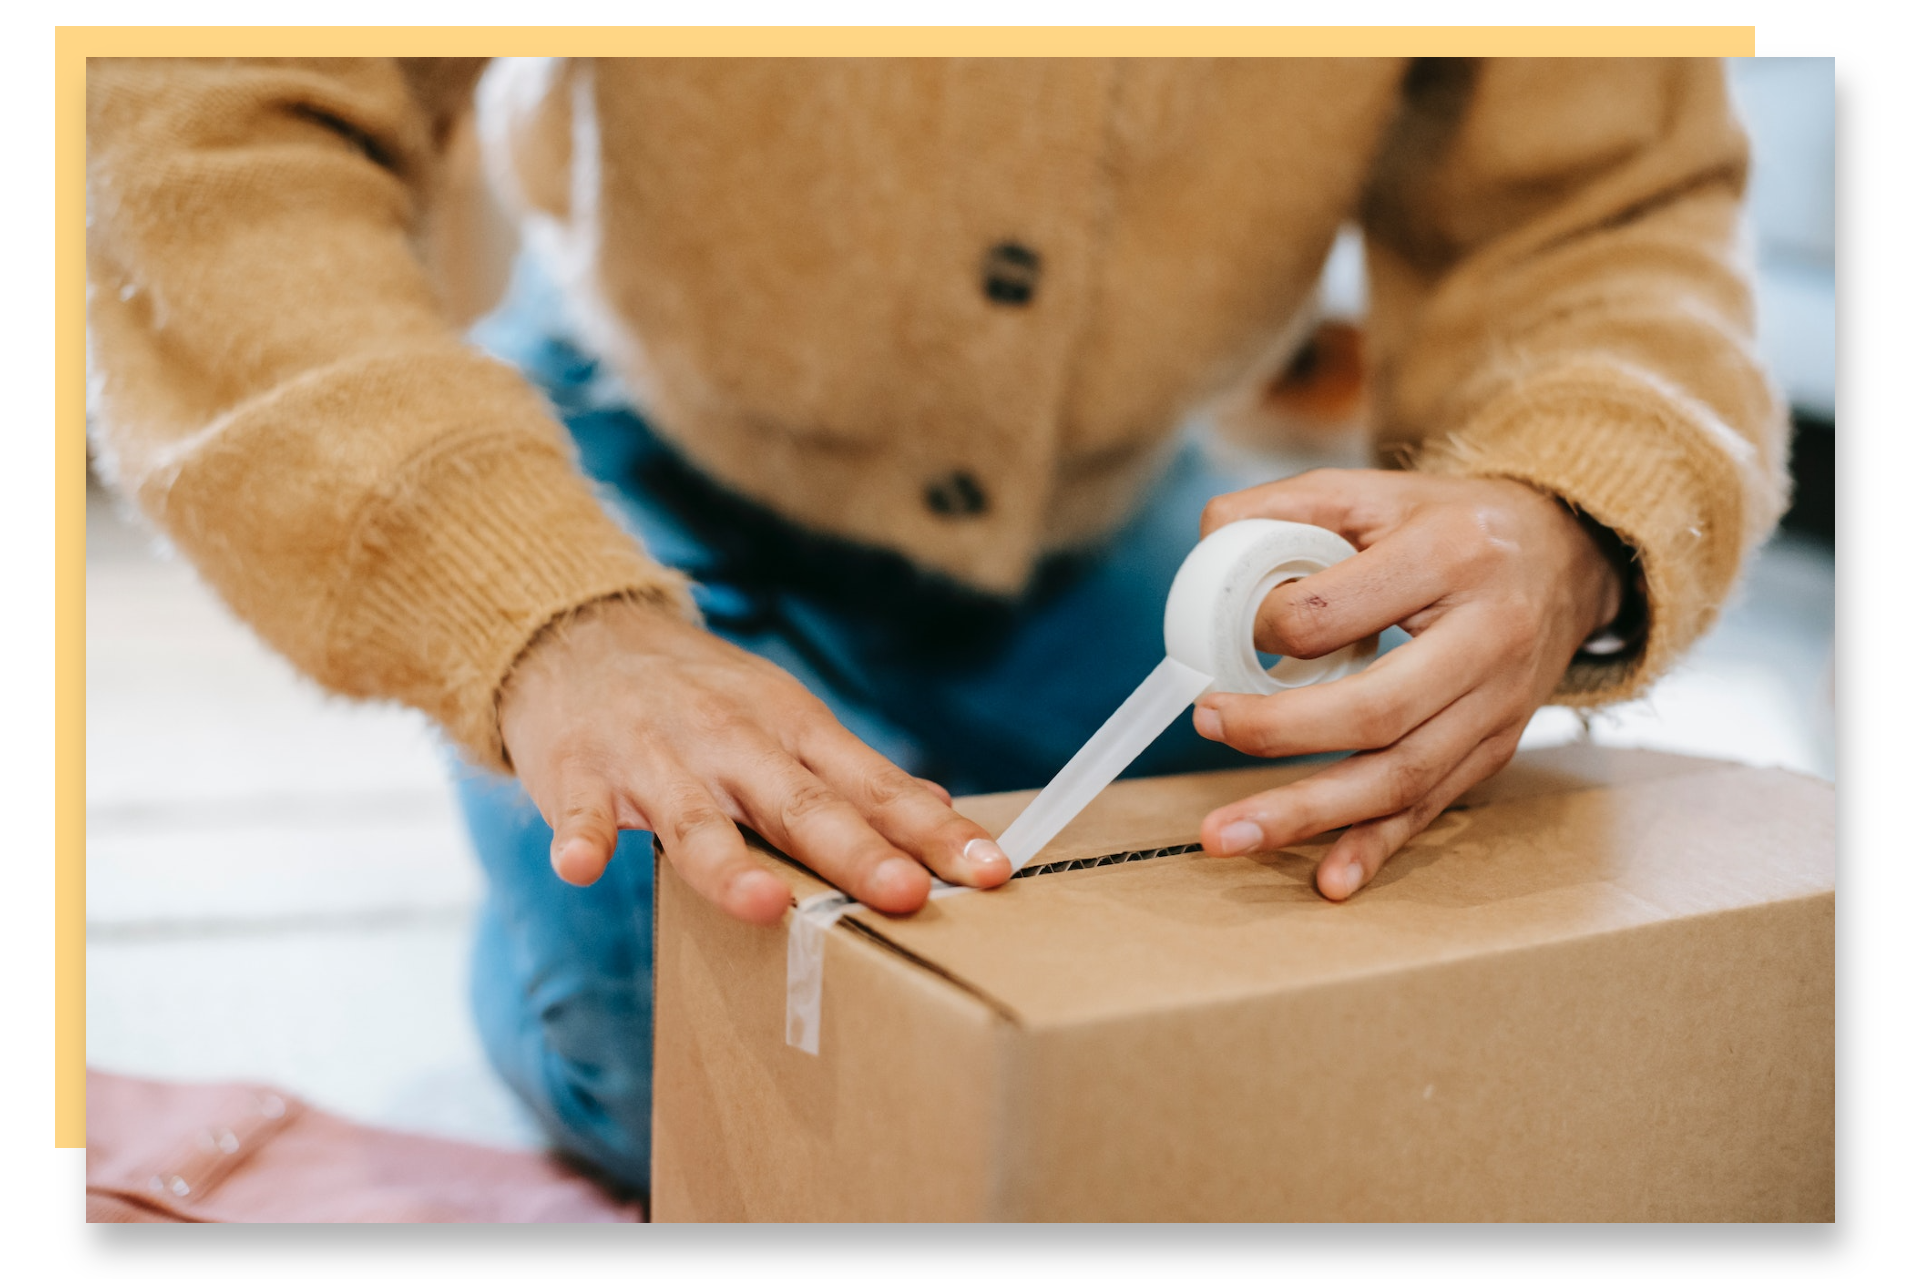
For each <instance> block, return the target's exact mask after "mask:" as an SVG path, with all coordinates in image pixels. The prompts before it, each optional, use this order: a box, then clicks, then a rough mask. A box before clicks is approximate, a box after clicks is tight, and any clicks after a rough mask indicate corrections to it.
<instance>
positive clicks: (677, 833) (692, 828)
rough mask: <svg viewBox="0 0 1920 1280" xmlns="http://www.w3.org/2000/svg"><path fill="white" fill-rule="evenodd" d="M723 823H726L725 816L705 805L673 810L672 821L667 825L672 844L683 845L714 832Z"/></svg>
mask: <svg viewBox="0 0 1920 1280" xmlns="http://www.w3.org/2000/svg"><path fill="white" fill-rule="evenodd" d="M724 822H726V818H725V816H724V815H722V814H721V812H720V811H719V810H718V809H715V808H713V807H712V806H710V805H707V806H696V807H694V808H690V809H677V810H675V811H674V815H673V821H672V822H671V823H670V824H668V825H669V828H670V834H671V835H672V836H673V839H674V842H675V843H676V844H685V843H686V842H687V841H688V840H691V839H693V838H694V837H695V836H699V835H702V834H704V833H706V832H709V831H712V830H715V829H716V828H718V827H719V826H720V825H721V824H722V823H724Z"/></svg>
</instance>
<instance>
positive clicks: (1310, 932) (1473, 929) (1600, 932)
mask: <svg viewBox="0 0 1920 1280" xmlns="http://www.w3.org/2000/svg"><path fill="white" fill-rule="evenodd" d="M1300 772H1303V770H1300V769H1298V768H1295V769H1286V768H1280V769H1270V770H1255V771H1240V772H1235V773H1222V774H1205V775H1196V776H1192V777H1185V778H1163V779H1155V780H1152V781H1142V782H1132V783H1122V784H1119V785H1116V786H1114V787H1111V788H1109V789H1108V791H1107V792H1106V793H1105V794H1104V795H1103V796H1102V797H1101V798H1100V800H1099V801H1098V802H1096V804H1095V805H1094V806H1093V807H1092V808H1091V809H1089V810H1088V811H1087V812H1086V813H1085V814H1083V815H1082V816H1081V818H1080V819H1079V820H1077V821H1076V822H1075V824H1074V825H1073V826H1072V827H1070V828H1069V829H1068V831H1067V832H1066V833H1065V834H1063V835H1062V836H1061V837H1060V839H1058V840H1056V841H1055V842H1054V844H1053V846H1052V847H1051V848H1050V849H1049V850H1048V851H1047V852H1046V853H1044V854H1042V855H1041V859H1040V860H1039V861H1043V862H1047V863H1058V862H1062V861H1065V860H1073V859H1080V858H1087V857H1091V856H1098V855H1103V854H1109V853H1113V852H1116V851H1131V850H1153V849H1159V848H1164V847H1168V846H1174V847H1178V846H1182V845H1185V844H1188V843H1189V842H1191V841H1193V840H1195V839H1196V838H1197V836H1196V833H1197V831H1198V829H1199V823H1200V820H1201V818H1202V817H1203V816H1204V815H1205V814H1206V813H1207V812H1208V810H1209V809H1211V808H1212V807H1214V806H1216V805H1217V804H1219V803H1222V802H1224V801H1226V800H1228V799H1231V798H1234V797H1237V796H1241V795H1245V794H1248V793H1250V792H1251V791H1253V790H1255V789H1258V788H1262V787H1266V786H1271V785H1273V783H1274V780H1275V779H1276V778H1280V777H1285V776H1289V775H1296V774H1298V773H1300ZM1025 798H1026V797H1025V795H1017V796H986V797H976V798H973V799H971V800H967V801H962V802H960V807H962V808H963V809H966V810H967V811H969V812H970V813H971V814H972V815H973V816H975V817H976V818H978V819H979V820H980V821H981V822H982V823H983V824H984V825H986V827H987V828H988V830H999V829H1000V828H1001V827H1003V826H1004V825H1005V824H1006V823H1007V822H1008V821H1009V820H1011V818H1012V816H1013V814H1014V813H1016V812H1017V811H1018V810H1019V808H1020V806H1021V804H1022V803H1023V802H1024V800H1025ZM1833 811H1834V804H1833V791H1832V788H1831V787H1830V786H1828V785H1827V784H1825V783H1822V782H1818V781H1815V780H1812V779H1809V778H1804V777H1800V776H1798V775H1795V774H1790V773H1785V772H1781V771H1777V770H1754V769H1748V768H1744V767H1741V766H1738V765H1732V764H1726V763H1722V762H1717V761H1711V760H1698V759H1690V758H1684V757H1677V756H1664V755H1655V754H1651V753H1644V752H1616V751H1604V750H1599V749H1596V748H1589V747H1568V748H1559V749H1555V750H1552V751H1541V752H1533V753H1528V754H1526V755H1523V756H1522V757H1520V759H1518V760H1516V761H1515V763H1514V764H1513V765H1511V766H1509V768H1508V769H1507V770H1506V771H1505V772H1504V773H1502V774H1501V775H1499V776H1498V777H1496V778H1494V779H1492V780H1491V781H1490V782H1488V783H1486V784H1484V785H1482V786H1481V787H1479V788H1477V789H1476V790H1475V791H1474V792H1471V793H1469V795H1468V796H1467V797H1466V798H1465V800H1463V802H1462V803H1461V804H1460V805H1459V806H1456V808H1455V809H1454V810H1453V811H1450V812H1448V813H1446V814H1444V815H1442V817H1441V819H1440V820H1439V821H1438V822H1437V823H1436V824H1435V825H1434V827H1433V828H1432V829H1431V830H1430V831H1428V832H1427V833H1426V834H1425V835H1423V836H1421V837H1420V838H1418V839H1417V840H1415V841H1414V842H1413V844H1412V845H1411V846H1409V847H1408V848H1407V849H1405V850H1403V851H1402V852H1401V854H1400V855H1399V856H1398V857H1396V858H1395V859H1394V860H1393V861H1392V862H1390V863H1389V864H1388V865H1387V867H1386V869H1385V870H1384V871H1383V872H1382V873H1381V874H1380V876H1379V877H1378V878H1377V879H1376V881H1375V882H1374V884H1373V885H1372V886H1371V887H1369V888H1368V889H1367V890H1366V891H1365V892H1363V893H1361V894H1360V895H1359V896H1358V897H1356V898H1355V899H1354V900H1353V901H1352V902H1350V903H1348V904H1345V905H1339V906H1336V905H1334V904H1331V903H1328V902H1326V901H1325V900H1323V899H1321V898H1320V897H1319V896H1318V895H1317V894H1316V893H1315V892H1314V890H1313V887H1312V881H1311V871H1312V867H1313V863H1314V860H1315V859H1316V858H1317V856H1318V854H1319V852H1320V850H1319V849H1315V848H1304V849H1303V850H1301V851H1299V852H1290V853H1285V854H1279V855H1273V856H1267V857H1261V858H1254V859H1219V860H1215V859H1209V858H1207V857H1205V856H1204V855H1201V854H1194V853H1185V854H1174V855H1167V856H1159V857H1152V858H1144V859H1140V860H1136V861H1130V862H1125V863H1119V864H1115V865H1107V866H1093V867H1085V868H1081V869H1073V870H1063V871H1059V872H1055V873H1050V874H1039V875H1032V876H1026V877H1023V878H1021V879H1018V880H1016V881H1014V882H1012V883H1011V884H1009V885H1007V886H1005V887H1003V888H1001V889H999V890H996V891H993V892H991V893H966V894H960V895H955V896H951V897H946V898H942V899H939V900H937V901H935V902H932V903H930V904H929V905H928V906H927V907H925V908H924V909H922V910H921V911H920V912H919V913H917V914H916V915H914V916H912V917H908V918H890V917H886V916H882V915H879V914H877V913H875V912H872V911H869V910H865V909H860V910H857V911H855V912H853V913H852V914H849V915H848V916H846V917H845V918H843V919H842V920H841V921H840V922H839V923H838V924H837V925H836V926H834V927H833V928H832V929H831V930H830V931H829V932H828V933H827V935H826V940H825V941H826V946H825V972H824V995H823V1005H822V1009H821V1030H820V1051H819V1053H818V1055H817V1056H815V1055H810V1054H807V1053H805V1052H802V1051H801V1050H799V1049H796V1048H792V1047H789V1046H788V1044H787V1043H786V1036H785V1030H784V1028H785V999H786V965H787V938H786V930H785V929H782V928H775V929H759V928H754V927H752V926H749V925H744V924H739V923H737V922H734V921H732V920H729V919H727V918H725V917H724V916H722V915H721V914H720V913H719V912H718V911H716V910H715V909H713V908H712V907H710V906H708V905H707V904H706V903H705V902H703V901H702V900H700V899H699V898H697V897H696V896H695V895H694V894H693V893H692V891H690V890H689V889H688V888H687V887H686V885H685V884H684V883H683V882H682V881H681V880H680V879H679V878H678V877H677V876H675V875H674V873H673V872H672V870H671V869H670V868H669V867H668V866H666V865H665V864H664V863H663V864H662V866H661V867H660V876H659V883H658V917H657V919H658V925H657V927H658V929H659V937H658V971H657V983H658V987H657V1001H658V1003H657V1014H656V1016H657V1019H658V1021H657V1031H656V1040H657V1049H656V1055H657V1066H656V1085H655V1104H654V1113H655V1115H654V1187H653V1195H654V1199H653V1212H654V1215H655V1217H656V1218H657V1219H658V1220H660V1221H674V1220H687V1219H952V1218H959V1219H970V1218H988V1219H995V1218H1000V1219H1006V1218H1011V1219H1154V1220H1159V1219H1636V1220H1637V1219H1821V1220H1824V1219H1830V1218H1831V1217H1832V1216H1833V1207H1834V1200H1833V1177H1834V1168H1833V1153H1834V1149H1833V1116H1834V1092H1833V992H1834V988H1833V859H1834V845H1833V817H1834V814H1833ZM768 862H769V865H771V866H773V867H774V868H775V869H776V870H778V871H779V872H780V873H781V874H782V875H784V876H786V877H787V878H788V879H789V880H790V881H791V882H792V884H793V886H794V891H795V894H796V897H797V898H801V899H804V898H806V897H808V896H810V895H812V894H815V893H818V892H820V891H821V890H823V889H824V888H825V887H826V886H824V885H823V884H822V883H821V882H820V881H819V880H817V879H815V878H814V877H812V876H811V875H809V874H808V873H806V872H805V871H803V870H800V869H798V868H796V867H794V866H793V865H791V864H789V863H786V862H784V861H780V860H778V859H777V858H775V857H773V856H771V855H769V856H768Z"/></svg>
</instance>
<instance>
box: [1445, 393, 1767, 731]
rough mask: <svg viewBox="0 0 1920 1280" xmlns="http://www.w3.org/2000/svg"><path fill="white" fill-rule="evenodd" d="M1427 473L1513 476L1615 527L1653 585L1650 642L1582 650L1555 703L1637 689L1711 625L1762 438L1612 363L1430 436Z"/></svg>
mask: <svg viewBox="0 0 1920 1280" xmlns="http://www.w3.org/2000/svg"><path fill="white" fill-rule="evenodd" d="M1415 466H1416V467H1417V468H1418V469H1419V470H1422V471H1431V472H1437V473H1442V474H1452V475H1475V476H1489V477H1494V476H1498V477H1504V478H1507V479H1513V480H1519V481H1521V482H1523V483H1525V484H1528V485H1531V486H1533V487H1534V488H1537V489H1541V490H1544V491H1546V492H1548V493H1551V494H1553V495H1555V496H1557V497H1559V498H1562V499H1564V500H1565V501H1567V502H1569V503H1571V504H1572V505H1573V506H1575V507H1577V508H1579V509H1580V510H1582V511H1584V512H1586V513H1587V514H1588V515H1590V516H1592V517H1593V518H1594V519H1595V520H1597V521H1599V522H1600V523H1601V524H1603V525H1605V526H1606V527H1608V528H1609V529H1611V530H1613V531H1614V532H1615V533H1616V534H1618V535H1619V536H1620V538H1621V539H1622V540H1623V541H1624V542H1625V543H1626V544H1627V545H1628V546H1629V547H1630V548H1632V550H1633V552H1634V560H1635V563H1636V565H1637V566H1638V568H1639V570H1640V575H1641V581H1642V585H1643V588H1644V590H1645V592H1646V607H1647V623H1648V626H1647V633H1646V637H1645V640H1644V642H1643V643H1642V644H1640V645H1639V646H1638V647H1636V648H1635V649H1633V650H1630V651H1628V652H1625V653H1623V654H1621V655H1620V656H1619V657H1618V658H1611V659H1591V658H1580V659H1576V660H1575V661H1574V662H1573V663H1572V665H1570V666H1569V667H1568V669H1567V673H1566V675H1565V677H1563V679H1562V680H1561V682H1560V685H1559V687H1558V688H1557V689H1556V690H1555V693H1554V699H1553V700H1554V701H1555V702H1558V703H1562V704H1564V705H1568V706H1599V705H1602V704H1605V703H1610V702H1619V701H1623V700H1626V699H1629V698H1633V697H1636V696H1638V695H1639V694H1640V693H1642V692H1644V691H1645V689H1646V688H1647V687H1648V686H1649V685H1650V684H1652V682H1653V681H1654V680H1655V679H1657V678H1658V677H1659V676H1660V675H1661V674H1662V673H1663V672H1665V670H1666V669H1667V668H1668V667H1669V666H1670V665H1671V664H1672V662H1673V661H1674V660H1675V659H1677V658H1678V657H1679V656H1680V655H1681V654H1682V653H1683V652H1684V651H1685V650H1686V648H1687V646H1688V645H1689V644H1691V643H1692V642H1693V641H1694V640H1695V639H1696V638H1698V637H1699V635H1700V634H1701V633H1702V632H1704V631H1705V630H1706V629H1707V627H1708V626H1709V625H1711V623H1712V621H1713V619H1714V617H1715V615H1716V614H1717V612H1718V610H1719V608H1720V605H1721V603H1722V602H1723V601H1724V600H1725V598H1726V596H1727V593H1728V592H1729V591H1730V590H1731V588H1732V585H1733V582H1734V579H1735V577H1736V576H1737V575H1738V572H1739V568H1740V562H1741V559H1742V556H1743V553H1744V551H1745V546H1746V543H1747V541H1748V532H1749V527H1750V525H1751V524H1752V523H1753V522H1754V520H1755V517H1756V512H1755V511H1754V510H1753V509H1752V508H1754V507H1755V506H1757V505H1760V504H1758V503H1756V502H1755V501H1754V499H1753V497H1752V495H1751V494H1750V492H1749V489H1750V485H1751V483H1752V480H1753V477H1754V476H1756V475H1757V467H1756V463H1755V461H1754V457H1753V447H1752V445H1751V444H1749V443H1748V442H1747V441H1746V440H1744V439H1743V438H1742V437H1740V436H1737V435H1735V434H1734V433H1733V432H1732V431H1731V430H1730V429H1729V428H1727V427H1726V426H1725V425H1724V424H1722V423H1720V422H1718V421H1717V420H1715V419H1714V418H1713V417H1712V415H1711V414H1710V413H1709V412H1708V411H1707V410H1706V409H1705V408H1704V407H1702V406H1700V405H1698V404H1695V403H1691V402H1688V401H1687V400H1685V399H1684V398H1683V397H1679V396H1675V395H1673V394H1671V393H1667V392H1664V391H1663V390H1662V389H1660V388H1656V387H1652V386H1649V385H1645V384H1644V383H1642V382H1641V381H1640V380H1638V379H1636V378H1634V377H1632V376H1630V375H1626V374H1623V373H1621V372H1620V371H1618V370H1615V369H1612V368H1608V367H1604V366H1602V367H1593V368H1576V369H1569V370H1562V371H1558V372H1555V373H1552V374H1548V375H1545V376H1541V377H1536V378H1533V379H1530V380H1528V381H1527V382H1526V383H1524V384H1522V385H1520V386H1518V387H1516V388H1513V389H1512V390H1509V391H1508V392H1506V393H1504V394H1502V395H1501V396H1500V397H1498V398H1497V399H1496V400H1495V401H1493V402H1492V403H1490V404H1489V405H1487V406H1485V407H1484V408H1483V409H1482V410H1481V411H1480V412H1479V413H1477V414H1476V415H1475V416H1474V417H1473V418H1472V419H1471V420H1470V421H1469V422H1468V424H1467V425H1466V426H1465V427H1464V428H1462V429H1461V430H1459V431H1456V432H1454V433H1452V434H1451V435H1449V436H1447V437H1445V438H1443V439H1440V440H1436V441H1434V442H1433V443H1431V444H1429V445H1428V446H1427V448H1426V449H1425V450H1424V451H1423V453H1422V454H1421V455H1420V456H1419V458H1418V459H1417V460H1416V462H1415Z"/></svg>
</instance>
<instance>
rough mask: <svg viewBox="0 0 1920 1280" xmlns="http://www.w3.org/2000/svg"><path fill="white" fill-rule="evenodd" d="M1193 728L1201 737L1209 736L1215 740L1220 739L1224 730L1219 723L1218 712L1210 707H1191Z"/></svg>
mask: <svg viewBox="0 0 1920 1280" xmlns="http://www.w3.org/2000/svg"><path fill="white" fill-rule="evenodd" d="M1193 730H1194V732H1195V733H1198V734H1199V735H1200V736H1201V737H1203V738H1211V739H1213V740H1214V741H1215V742H1218V741H1220V737H1221V735H1222V734H1224V733H1225V732H1226V730H1225V729H1224V728H1223V727H1222V726H1221V724H1220V713H1219V712H1218V711H1215V710H1214V709H1213V708H1212V707H1195V708H1194V709H1193Z"/></svg>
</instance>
